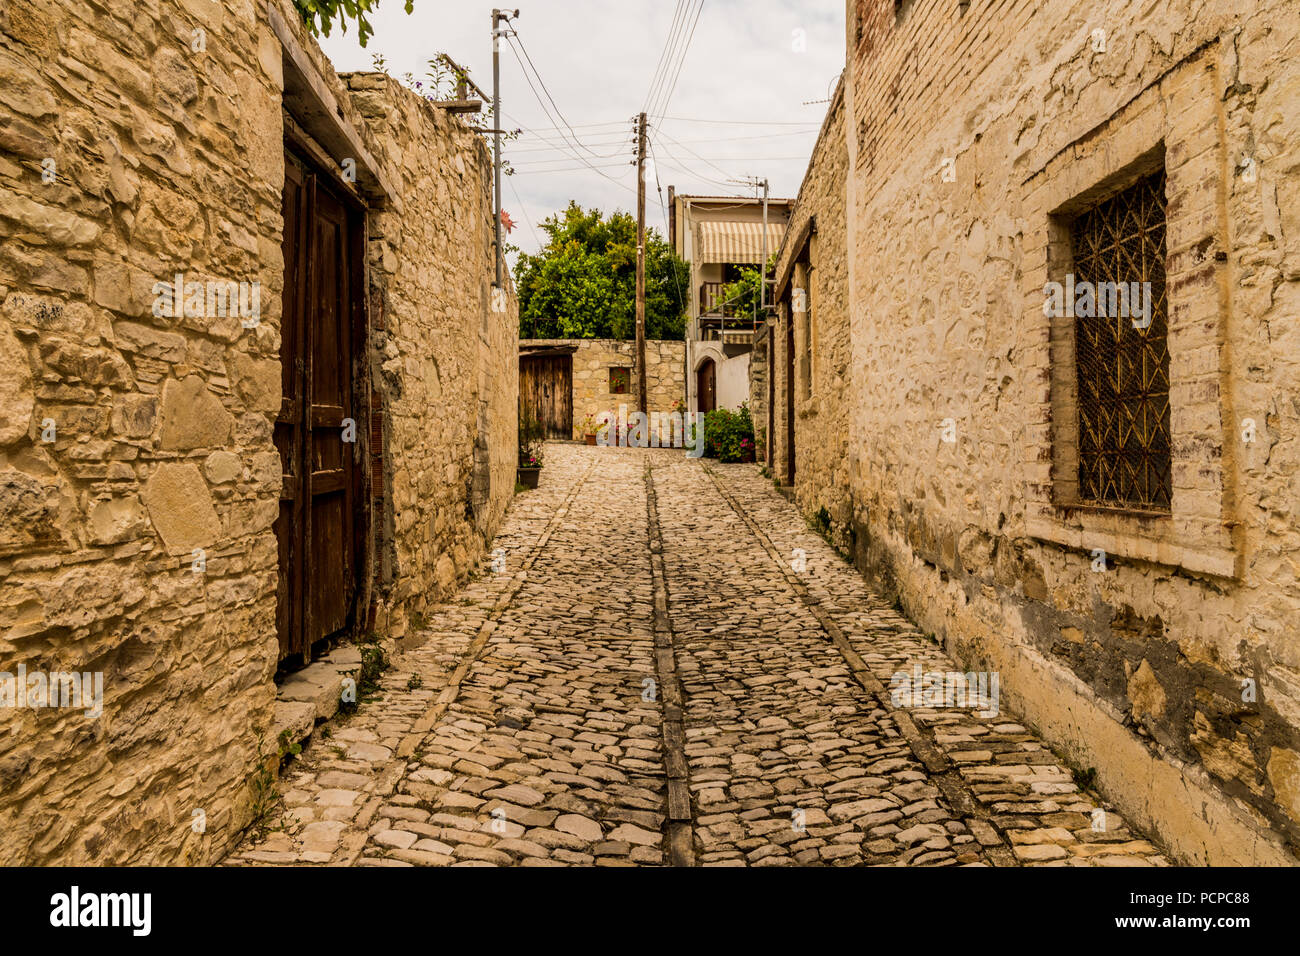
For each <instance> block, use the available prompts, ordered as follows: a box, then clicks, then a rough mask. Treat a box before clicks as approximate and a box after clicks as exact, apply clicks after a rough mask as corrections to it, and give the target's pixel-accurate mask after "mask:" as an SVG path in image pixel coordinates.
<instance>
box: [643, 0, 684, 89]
mask: <svg viewBox="0 0 1300 956" xmlns="http://www.w3.org/2000/svg"><path fill="white" fill-rule="evenodd" d="M688 5H689V0H677V6H676V8H675V9H674V10H673V22H672V27H671V28H670V29H669V31H668V39H667V40H665V41H664V48H663V49H662V50H661V51H660V52H659V63H658V65H656V66H655V72H654V75H653V76H652V77H651V78H650V88H649V89H648V90H647V91H646V98H645V102H644V103H643V104H641V112H642V113H645V112H648V111H649V109H650V103H651V101H652V100H654V99H655V98H656V97H657V96H658V94H659V91H660V84H662V83H663V72H664V65H665V64H666V63H667V62H669V61H668V51H669V50H671V49H672V48H673V46H675V39H674V38H675V37H676V36H677V30H678V22H679V21H680V20H681V15H682V11H683V10H685V9H686V7H687V6H688Z"/></svg>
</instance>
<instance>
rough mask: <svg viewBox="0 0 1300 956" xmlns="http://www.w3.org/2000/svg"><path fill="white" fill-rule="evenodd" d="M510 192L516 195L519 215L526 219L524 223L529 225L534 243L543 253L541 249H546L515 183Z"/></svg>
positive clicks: (511, 185) (511, 184)
mask: <svg viewBox="0 0 1300 956" xmlns="http://www.w3.org/2000/svg"><path fill="white" fill-rule="evenodd" d="M510 191H511V192H512V193H514V194H515V201H516V202H518V203H519V214H520V215H521V216H523V217H524V222H526V223H528V231H529V232H531V233H532V234H533V242H535V243H537V249H538V251H541V249H542V248H544V247H543V245H542V237H541V236H539V235H538V234H537V230H536V229H534V228H533V221H532V220H531V219H529V218H528V210H527V209H525V208H524V201H523V200H522V199H520V198H519V190H517V189H515V184H514V182H511V183H510Z"/></svg>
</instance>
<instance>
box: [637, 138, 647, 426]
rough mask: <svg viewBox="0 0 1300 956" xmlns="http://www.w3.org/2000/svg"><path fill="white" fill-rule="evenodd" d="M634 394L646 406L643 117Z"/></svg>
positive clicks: (639, 405) (639, 159) (639, 160)
mask: <svg viewBox="0 0 1300 956" xmlns="http://www.w3.org/2000/svg"><path fill="white" fill-rule="evenodd" d="M636 378H637V386H636V394H637V409H638V410H640V411H642V412H646V413H647V414H648V413H649V411H650V410H649V409H648V408H647V407H646V372H645V114H644V113H642V114H641V115H640V116H639V117H638V118H637V136H636Z"/></svg>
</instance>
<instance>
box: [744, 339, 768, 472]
mask: <svg viewBox="0 0 1300 956" xmlns="http://www.w3.org/2000/svg"><path fill="white" fill-rule="evenodd" d="M771 348H772V331H771V328H770V327H762V328H760V329H759V331H758V334H756V335H755V336H754V349H753V351H752V352H750V355H749V415H750V418H751V419H752V420H753V422H754V449H755V455H756V458H757V460H758V462H759V463H760V464H762V463H763V462H764V461H766V459H767V444H768V434H767V432H768V424H767V414H768V401H767V389H768V376H769V375H770V374H771V371H770V369H771V364H772V363H771V360H770V359H769V354H770V353H771Z"/></svg>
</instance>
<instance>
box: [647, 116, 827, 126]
mask: <svg viewBox="0 0 1300 956" xmlns="http://www.w3.org/2000/svg"><path fill="white" fill-rule="evenodd" d="M665 120H667V121H670V122H673V123H714V124H717V125H719V126H808V125H810V124H809V122H808V121H807V120H803V121H802V122H798V123H792V122H774V121H771V120H725V119H700V118H698V117H688V116H661V117H659V121H660V122H661V123H662V122H664V121H665Z"/></svg>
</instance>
